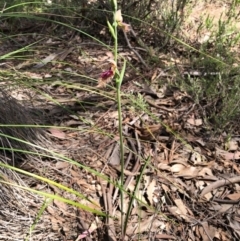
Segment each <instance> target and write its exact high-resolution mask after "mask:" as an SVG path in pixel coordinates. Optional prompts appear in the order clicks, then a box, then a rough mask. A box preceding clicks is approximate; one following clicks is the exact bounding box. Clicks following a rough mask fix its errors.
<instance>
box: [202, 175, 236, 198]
mask: <svg viewBox="0 0 240 241" xmlns="http://www.w3.org/2000/svg"><path fill="white" fill-rule="evenodd" d="M236 182H240V176H236V177H232V178H229V179H228V180H219V181H216V182H214V183H212V184H210V185H208V186H206V187H205V188H204V189H203V190H202V192H201V194H200V197H201V198H203V197H204V196H205V195H206V194H207V193H209V192H211V191H213V190H214V189H217V188H219V187H223V186H226V185H229V184H233V183H236Z"/></svg>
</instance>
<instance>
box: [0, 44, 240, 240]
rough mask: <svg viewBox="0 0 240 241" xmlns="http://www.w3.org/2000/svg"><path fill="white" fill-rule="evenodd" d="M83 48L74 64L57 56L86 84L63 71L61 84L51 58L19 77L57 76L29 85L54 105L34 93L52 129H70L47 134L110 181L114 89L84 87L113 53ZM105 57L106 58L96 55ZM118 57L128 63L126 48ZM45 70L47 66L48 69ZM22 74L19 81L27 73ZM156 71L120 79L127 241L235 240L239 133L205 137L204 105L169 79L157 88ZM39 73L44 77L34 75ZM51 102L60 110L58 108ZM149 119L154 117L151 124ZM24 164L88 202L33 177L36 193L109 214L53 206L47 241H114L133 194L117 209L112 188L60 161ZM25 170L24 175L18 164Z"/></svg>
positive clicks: (114, 166) (115, 148)
mask: <svg viewBox="0 0 240 241" xmlns="http://www.w3.org/2000/svg"><path fill="white" fill-rule="evenodd" d="M85 46H86V47H85V48H86V49H85V50H84V51H85V54H86V55H85V56H86V58H84V57H83V56H81V58H79V56H76V54H75V53H73V55H72V53H71V52H68V53H67V55H66V56H64V58H66V59H68V61H69V62H72V63H73V64H72V67H71V68H72V69H73V70H74V69H75V70H74V71H75V73H77V74H81V73H87V76H88V77H89V79H88V78H84V77H81V79H79V76H78V77H76V76H74V75H72V76H71V78H70V77H68V75H67V74H66V73H64V74H63V73H62V74H61V76H60V78H59V75H58V74H57V72H58V71H59V70H61V69H62V68H64V66H63V65H51V63H50V62H51V61H52V60H53V59H52V57H51V54H50V55H48V57H45V58H42V60H44V64H43V65H42V64H41V65H40V63H38V64H37V66H40V67H39V68H37V69H33V70H32V69H31V71H32V72H30V70H27V72H26V76H27V77H29V78H32V76H35V75H34V71H40V70H39V69H44V72H45V73H44V75H46V72H48V73H47V74H49V76H51V77H53V78H54V77H57V78H58V83H56V82H55V83H50V84H42V85H41V87H36V89H39V90H41V91H43V92H44V93H48V94H49V95H50V96H51V97H52V98H51V99H48V100H47V103H46V104H45V105H43V104H41V105H40V104H39V102H41V101H39V102H38V99H39V100H41V98H42V96H41V95H40V94H39V96H36V97H35V98H36V103H35V104H36V106H41V108H42V110H43V112H44V113H46V116H47V118H48V120H49V122H50V123H51V124H53V125H55V126H63V127H71V128H64V129H58V128H48V130H47V131H48V132H49V135H50V137H51V138H53V140H54V143H55V144H54V145H56V148H58V150H59V152H60V153H64V154H65V155H67V156H68V157H70V158H72V159H74V160H76V161H77V162H78V163H80V164H83V165H86V166H88V167H90V168H93V169H94V170H97V171H98V172H99V173H102V174H104V175H106V176H108V177H109V178H110V179H111V180H112V181H113V182H117V181H118V180H119V174H120V168H119V164H120V159H119V144H118V141H119V135H118V129H117V128H118V120H117V112H116V101H115V90H114V89H113V85H112V86H111V83H109V84H110V86H111V88H110V87H106V88H108V89H107V90H106V89H101V90H97V91H96V90H94V91H95V92H93V91H90V90H91V89H89V88H91V87H93V88H94V87H96V86H97V78H98V77H99V76H101V75H99V74H100V73H102V71H104V68H102V67H100V65H99V63H101V64H102V66H104V63H105V62H106V60H107V59H109V58H111V56H110V57H109V56H108V55H109V53H108V52H107V51H105V50H104V49H100V47H97V48H94V47H93V48H92V50H91V52H90V51H88V48H87V47H88V46H87V45H85ZM104 51H105V53H106V54H105V55H104V54H102V53H104ZM122 54H123V55H124V54H125V55H129V56H131V55H130V54H129V53H128V52H127V51H126V53H124V52H123V53H122ZM49 56H50V57H49ZM76 60H78V61H77V63H76ZM48 65H50V68H47V66H48ZM83 66H84V67H83ZM20 69H21V68H20ZM21 71H22V72H23V74H24V70H21ZM78 71H79V72H78ZM29 73H31V74H30V75H29ZM161 73H162V70H160V69H154V70H152V72H150V74H149V73H148V75H150V76H151V75H152V78H150V79H152V81H151V83H150V84H149V83H148V84H147V83H144V82H141V81H140V80H139V79H137V77H136V76H134V75H133V74H132V72H131V70H129V72H128V70H127V74H128V75H129V76H130V78H131V77H132V79H134V78H136V79H135V81H131V82H130V81H126V82H125V83H123V87H122V88H123V90H126V91H125V92H123V113H122V118H123V123H124V126H123V130H124V137H125V141H124V145H125V153H124V158H125V166H124V174H125V184H124V187H125V188H126V190H127V191H128V192H130V193H131V194H132V195H134V197H135V200H134V202H133V205H132V209H131V215H130V217H129V220H128V225H127V230H126V236H127V238H128V239H129V240H135V239H139V238H140V239H141V240H149V239H150V238H151V237H155V239H162V240H189V241H198V240H199V241H200V240H223V241H225V240H226V241H227V240H233V239H235V240H238V239H239V238H240V231H239V230H240V212H239V208H238V205H239V202H240V186H239V183H240V178H239V172H240V170H239V160H240V154H239V153H240V147H239V143H240V142H239V137H238V135H239V133H235V134H236V135H235V136H233V137H231V138H230V139H227V136H226V135H225V134H220V135H219V136H217V135H215V136H214V135H212V133H209V132H208V130H207V129H206V126H205V123H204V120H203V115H202V110H201V108H199V106H198V105H196V104H195V103H194V101H193V100H192V99H191V97H190V96H188V95H187V94H186V93H184V92H182V91H180V90H179V89H177V88H175V87H171V85H170V84H167V83H168V82H171V77H169V76H168V75H166V76H165V77H163V78H165V84H163V85H162V86H159V83H158V81H157V78H156V76H158V75H160V74H161ZM36 74H37V75H39V76H43V75H41V73H39V72H36ZM104 77H105V75H104ZM110 77H112V73H111V76H110ZM65 78H66V80H67V81H65V80H64V79H65ZM43 79H44V78H43ZM108 81H109V80H107V82H108ZM136 81H137V83H138V84H137V85H136V84H135V83H136ZM103 85H104V86H105V82H104V84H103ZM130 90H131V91H130ZM130 92H131V94H133V95H135V96H137V94H139V93H140V95H141V97H142V98H143V100H144V101H145V103H146V104H147V110H148V112H144V113H143V112H142V111H141V110H138V109H137V108H136V107H134V105H133V104H132V102H131V101H130V100H129V98H127V97H128V94H129V93H130ZM109 100H111V102H109ZM57 103H61V105H62V106H61V108H59V106H58V104H57ZM62 107H63V108H62ZM153 114H154V116H155V117H158V119H157V120H156V118H153ZM160 120H161V121H160ZM147 157H150V158H151V159H150V160H151V161H150V164H149V165H148V166H147V168H146V169H145V170H144V175H143V179H142V180H141V182H140V185H139V188H138V189H137V190H135V186H136V179H137V177H138V175H139V174H140V171H141V167H142V166H143V165H144V162H145V160H146V158H147ZM47 163H48V164H47ZM28 165H29V166H31V168H32V169H31V170H32V171H33V172H34V173H36V174H40V175H43V173H44V176H46V177H48V178H50V179H54V180H55V181H57V182H59V183H62V184H64V185H66V186H67V187H71V188H73V189H74V190H75V191H77V192H79V193H82V194H84V195H85V196H87V197H88V198H89V199H90V200H92V203H89V202H88V201H87V200H86V199H85V200H84V199H81V198H80V197H76V196H75V195H73V194H72V193H69V192H65V191H63V190H60V189H59V188H57V187H53V186H51V185H43V183H41V182H39V181H37V180H31V181H29V183H30V184H31V185H32V186H35V188H36V189H37V190H44V191H47V192H49V193H54V194H57V195H60V196H62V197H65V198H69V199H71V200H73V201H76V202H79V203H81V204H85V205H88V206H90V207H92V208H95V209H98V210H105V211H108V214H109V215H110V216H112V217H115V219H112V218H107V219H105V220H104V219H99V218H97V217H96V216H94V215H93V214H91V213H88V212H86V211H84V210H81V209H80V208H77V207H73V206H70V205H68V204H65V203H62V202H59V201H56V200H54V201H53V202H52V203H51V205H49V206H48V208H47V209H46V211H45V212H44V214H43V216H42V219H41V221H40V222H39V224H38V225H39V226H42V227H44V225H45V224H46V222H47V220H50V223H48V225H47V226H45V227H47V229H46V230H47V231H48V233H51V232H52V233H53V236H54V238H53V237H52V240H57V238H59V237H61V238H63V239H67V240H80V239H83V238H89V240H96V239H97V240H104V239H103V238H104V235H105V234H107V235H108V236H109V237H112V240H118V237H119V236H118V235H119V233H120V221H119V220H120V214H121V213H120V212H121V211H126V209H125V208H127V207H128V204H129V203H130V195H129V196H126V197H125V200H124V201H125V208H124V210H120V207H119V199H118V197H119V191H118V189H117V188H115V187H114V186H113V184H111V183H107V182H106V181H105V180H103V179H101V178H100V177H96V176H94V174H93V173H89V172H88V171H87V170H84V169H82V168H79V167H76V166H75V165H73V164H70V163H67V162H63V161H60V160H55V161H53V160H45V161H42V162H39V163H36V162H32V163H31V162H29V163H28ZM22 168H23V169H24V168H25V167H24V165H22ZM28 168H30V167H28ZM37 207H39V205H37ZM44 220H45V221H44ZM2 224H3V221H2ZM50 224H51V225H50ZM3 225H5V224H3ZM106 227H109V229H108V228H106ZM36 229H38V227H36ZM106 229H107V231H106ZM59 230H61V232H60V233H59ZM98 230H101V232H102V233H101V232H98ZM41 238H42V237H39V240H41ZM42 240H44V239H42Z"/></svg>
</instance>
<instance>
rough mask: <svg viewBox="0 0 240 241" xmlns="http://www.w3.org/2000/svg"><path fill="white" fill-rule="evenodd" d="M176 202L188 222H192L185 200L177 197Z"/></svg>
mask: <svg viewBox="0 0 240 241" xmlns="http://www.w3.org/2000/svg"><path fill="white" fill-rule="evenodd" d="M174 202H175V204H176V205H177V207H178V208H179V210H180V211H181V214H182V215H181V217H182V218H183V219H184V220H186V221H187V222H190V219H189V218H188V213H189V212H188V208H187V207H186V206H185V204H184V203H183V201H182V200H181V199H175V200H174Z"/></svg>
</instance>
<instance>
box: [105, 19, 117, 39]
mask: <svg viewBox="0 0 240 241" xmlns="http://www.w3.org/2000/svg"><path fill="white" fill-rule="evenodd" d="M107 24H108V28H109V31H110V32H111V34H112V36H113V37H114V38H115V39H116V35H115V32H114V29H113V27H112V25H111V24H110V23H109V21H107Z"/></svg>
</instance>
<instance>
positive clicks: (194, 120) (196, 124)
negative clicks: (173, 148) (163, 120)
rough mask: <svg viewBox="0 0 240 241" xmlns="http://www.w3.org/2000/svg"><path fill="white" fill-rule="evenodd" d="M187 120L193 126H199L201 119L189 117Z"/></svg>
mask: <svg viewBox="0 0 240 241" xmlns="http://www.w3.org/2000/svg"><path fill="white" fill-rule="evenodd" d="M187 122H188V123H189V124H191V125H194V126H201V125H202V119H194V118H190V119H188V120H187Z"/></svg>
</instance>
